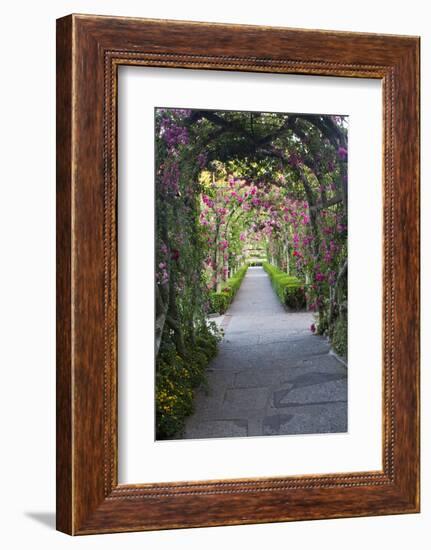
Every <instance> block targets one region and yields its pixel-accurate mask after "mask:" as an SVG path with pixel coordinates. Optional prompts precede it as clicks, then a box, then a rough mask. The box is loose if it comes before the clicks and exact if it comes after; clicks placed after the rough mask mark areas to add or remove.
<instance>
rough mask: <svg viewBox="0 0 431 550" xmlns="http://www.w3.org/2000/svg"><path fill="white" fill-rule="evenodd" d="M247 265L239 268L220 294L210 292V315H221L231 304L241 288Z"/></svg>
mask: <svg viewBox="0 0 431 550" xmlns="http://www.w3.org/2000/svg"><path fill="white" fill-rule="evenodd" d="M247 269H248V265H245V266H244V267H241V269H239V270H238V271H237V272H236V273H235V275H234V276H233V277H231V278H230V279H228V280H227V281H226V282H225V283H224V284H223V287H222V289H221V291H220V292H210V295H209V300H210V313H219V314H220V315H222V314H223V313H225V311H226V310H227V308H228V307H229V306H230V304H231V303H232V300H233V299H234V297H235V294H236V293H237V292H238V289H239V287H240V286H241V283H242V280H243V279H244V277H245V274H246V273H247Z"/></svg>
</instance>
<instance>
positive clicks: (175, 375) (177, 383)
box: [156, 326, 220, 439]
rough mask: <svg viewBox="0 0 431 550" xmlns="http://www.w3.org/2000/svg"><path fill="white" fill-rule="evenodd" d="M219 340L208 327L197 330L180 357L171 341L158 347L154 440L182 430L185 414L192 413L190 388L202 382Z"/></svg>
mask: <svg viewBox="0 0 431 550" xmlns="http://www.w3.org/2000/svg"><path fill="white" fill-rule="evenodd" d="M219 339H220V335H219V333H218V331H217V330H216V329H215V327H214V326H212V327H211V328H210V327H208V328H207V329H203V330H201V331H200V332H199V333H198V335H197V337H196V341H195V344H194V345H192V344H190V345H189V346H188V347H187V349H186V354H185V356H184V357H181V356H180V355H179V354H178V352H177V351H176V349H175V346H174V345H172V344H167V345H166V344H165V345H164V348H163V349H161V350H160V352H159V355H158V357H157V370H156V438H157V439H169V438H174V437H176V436H178V435H179V434H180V433H181V431H182V430H183V429H184V423H185V419H186V417H187V416H189V415H190V414H191V413H192V412H193V394H194V391H193V390H194V389H195V388H197V387H198V386H199V385H201V384H202V383H205V369H206V367H207V365H208V363H209V361H210V360H211V359H212V358H213V357H214V356H215V355H216V354H217V343H218V341H219Z"/></svg>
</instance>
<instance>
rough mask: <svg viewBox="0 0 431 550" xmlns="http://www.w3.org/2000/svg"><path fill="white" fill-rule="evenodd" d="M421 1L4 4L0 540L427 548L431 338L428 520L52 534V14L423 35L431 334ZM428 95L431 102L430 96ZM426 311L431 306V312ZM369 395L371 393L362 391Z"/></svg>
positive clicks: (428, 503)
mask: <svg viewBox="0 0 431 550" xmlns="http://www.w3.org/2000/svg"><path fill="white" fill-rule="evenodd" d="M427 5H428V2H425V1H423V2H422V1H421V0H410V1H409V2H408V3H406V2H405V1H403V2H401V1H398V0H397V1H394V0H392V1H389V0H383V1H381V2H375V0H362V1H361V2H351V3H349V2H346V1H345V0H344V1H341V0H326V1H325V2H322V1H320V0H302V1H301V2H295V3H293V2H289V3H288V2H282V1H280V2H276V1H275V0H266V1H265V2H264V3H262V2H259V3H258V2H256V3H252V2H251V1H250V0H238V1H237V2H232V1H231V0H218V1H217V2H207V3H205V2H202V1H201V0H182V1H181V2H178V1H173V0H172V1H169V0H157V2H156V1H150V2H146V3H144V2H139V1H138V0H103V1H96V0H88V1H84V0H76V1H71V0H56V1H53V0H51V1H45V2H43V3H39V2H37V3H36V2H30V1H28V2H24V1H20V0H15V1H14V2H8V3H5V4H4V5H3V9H2V17H1V21H0V40H1V41H2V48H1V52H2V74H1V77H2V83H1V87H0V94H1V101H0V128H1V133H0V141H1V146H0V151H1V165H0V167H1V168H0V173H1V176H0V178H1V179H0V185H1V191H2V195H1V200H0V224H1V226H0V251H1V256H0V257H1V260H2V262H1V269H0V279H1V281H0V314H1V315H0V334H1V340H0V341H1V351H2V355H1V358H2V361H1V366H2V379H1V384H0V422H1V424H0V426H1V432H0V433H1V449H2V453H1V455H0V463H1V464H0V465H1V470H0V471H1V478H2V479H1V485H0V487H1V493H0V509H1V510H0V518H1V525H2V528H1V535H0V538H1V542H2V546H3V547H4V548H8V549H9V548H11V549H12V548H18V547H20V548H21V547H29V546H31V547H36V548H44V549H47V550H50V549H56V550H57V549H62V548H66V547H68V548H69V547H71V546H72V545H73V546H74V547H79V548H90V547H91V548H102V547H103V548H104V549H109V548H116V547H118V546H119V545H120V546H121V548H126V549H128V548H138V547H139V548H141V547H142V546H144V545H145V546H146V547H147V548H151V549H159V548H180V547H187V548H188V549H190V550H193V549H200V548H202V547H205V548H207V549H210V548H219V547H223V546H226V547H228V548H232V547H235V546H238V545H241V546H243V547H246V548H261V547H267V546H268V545H274V546H275V547H285V546H287V545H289V546H290V547H294V546H296V545H300V547H301V548H304V549H306V550H307V549H311V548H314V547H315V546H318V547H320V548H331V549H334V550H338V549H346V548H349V550H354V549H356V548H358V549H359V548H361V549H362V548H363V547H364V546H365V547H366V546H372V547H378V546H383V545H385V546H386V547H389V548H391V549H393V550H397V549H404V548H406V547H408V546H413V547H414V548H415V550H416V549H417V550H421V549H423V548H427V547H428V544H429V543H428V544H427V542H426V541H425V537H426V535H427V534H428V532H429V525H430V522H431V477H430V470H429V464H430V462H431V452H430V435H429V434H430V433H431V430H430V413H431V399H430V397H431V396H430V390H429V388H430V381H431V376H430V373H429V368H428V367H429V365H430V364H431V339H430V338H423V346H422V387H423V397H422V400H423V407H422V426H423V438H422V452H423V459H422V460H423V472H422V510H423V512H422V514H420V515H412V516H392V517H383V518H361V519H342V520H331V521H319V522H299V523H287V524H273V525H256V526H241V527H223V528H212V529H195V530H187V531H186V530H183V531H165V532H155V533H132V534H122V535H103V536H93V537H81V538H75V539H72V538H71V537H67V536H65V535H62V534H61V533H57V532H55V531H54V530H53V526H54V496H55V486H54V466H55V464H54V449H55V447H54V445H55V437H54V435H55V434H54V426H55V419H54V411H55V403H54V397H55V388H54V382H55V370H54V367H55V338H54V335H55V331H54V323H55V302H54V296H55V292H54V291H55V275H54V268H55V200H54V199H55V195H54V190H55V87H54V86H55V19H56V18H57V17H60V16H62V15H65V14H68V13H71V12H75V13H96V14H111V15H128V16H138V17H156V18H171V19H190V20H198V21H199V20H200V21H205V20H206V21H220V22H231V23H251V24H262V25H283V26H291V27H303V28H311V29H312V28H322V29H339V30H351V31H369V32H382V33H400V34H415V35H420V36H421V37H422V68H423V69H422V98H423V101H422V121H423V122H422V125H423V128H422V151H423V154H422V159H423V160H422V182H423V184H422V187H423V192H422V208H423V215H422V243H423V261H422V271H423V272H422V280H423V306H422V307H423V314H422V326H423V334H424V335H427V334H429V332H430V331H431V313H430V308H429V304H430V300H431V291H430V286H429V284H426V283H427V282H428V281H430V280H431V256H430V252H429V251H430V250H431V238H430V236H431V216H430V214H429V213H430V211H431V188H430V186H429V185H427V184H428V182H429V180H430V175H431V173H430V164H429V163H428V159H427V156H426V154H425V153H426V152H428V151H430V149H431V116H430V115H431V109H430V104H429V98H430V97H431V71H430V66H431V30H430V27H429V19H430V14H429V13H428V11H429V10H427ZM427 99H428V101H427ZM427 306H428V307H427ZM364 399H365V396H364ZM427 538H428V540H429V535H428V537H427Z"/></svg>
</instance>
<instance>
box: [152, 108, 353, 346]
mask: <svg viewBox="0 0 431 550" xmlns="http://www.w3.org/2000/svg"><path fill="white" fill-rule="evenodd" d="M171 112H173V113H174V116H173V118H174V121H173V123H172V124H170V123H168V124H167V126H166V128H165V129H164V130H162V134H163V132H165V133H164V134H163V135H162V137H163V138H164V139H162V140H161V143H162V147H161V149H163V148H164V149H165V150H164V151H162V150H161V151H158V166H159V171H158V173H157V174H156V178H158V185H159V187H160V189H162V190H163V191H162V193H161V195H163V193H165V191H166V189H165V188H166V180H168V179H169V178H170V179H171V180H175V178H177V180H178V182H177V184H175V185H174V186H173V191H172V189H171V191H170V193H165V195H166V196H165V197H164V201H163V208H162V209H161V210H164V214H162V215H161V223H162V225H163V218H164V217H166V216H170V217H171V226H173V227H175V226H176V225H181V223H182V222H184V220H181V219H180V214H181V210H182V209H188V210H189V211H191V212H193V211H194V210H195V211H198V210H199V201H196V198H194V197H193V196H192V194H193V190H194V191H195V192H196V191H197V192H198V194H199V189H197V188H196V186H195V187H194V189H193V185H191V182H195V181H196V180H197V179H198V174H199V172H200V171H201V170H202V169H203V168H204V167H211V165H212V163H213V162H214V161H220V162H222V163H226V164H228V163H230V162H232V161H234V162H237V163H239V164H242V165H243V167H245V170H244V174H243V176H244V178H245V179H246V180H249V181H252V180H254V181H258V182H259V183H261V184H262V183H263V184H265V183H266V182H268V181H270V182H271V184H272V185H279V186H280V187H282V188H284V189H286V188H289V185H290V184H291V183H292V182H293V183H294V186H293V188H294V189H293V190H294V193H293V194H295V193H296V194H297V195H299V196H302V197H303V198H304V199H305V200H306V202H307V205H308V211H309V218H310V228H311V231H312V232H313V236H314V238H313V247H314V249H313V253H314V257H315V260H316V262H317V263H318V262H319V260H320V256H321V254H322V251H321V247H320V246H319V243H320V242H321V225H322V224H321V222H322V217H323V215H324V213H325V210H327V209H330V208H331V207H336V206H337V205H340V206H341V207H342V210H343V213H344V216H345V217H346V216H347V162H346V161H347V132H346V129H345V126H344V125H343V124H342V123H341V121H342V118H340V117H331V116H320V115H311V114H282V115H274V114H272V113H235V112H228V111H207V110H194V111H185V110H184V111H181V112H180V111H178V110H173V111H171ZM166 120H169V115H168V116H167V117H166ZM185 136H187V139H186V137H185ZM310 136H311V138H312V139H310ZM185 141H187V144H186V143H185ZM316 143H317V145H316ZM322 152H323V157H324V159H323V160H324V162H322ZM178 159H179V160H178ZM325 162H326V163H327V164H328V163H332V165H333V166H335V165H336V167H337V168H336V169H334V168H333V169H332V174H333V175H334V178H333V180H334V181H333V186H334V189H333V191H334V192H331V193H330V196H328V192H327V189H326V188H325V186H324V185H322V181H323V180H324V179H325V177H327V172H328V170H327V169H325ZM180 164H181V166H179V165H180ZM249 167H252V169H249ZM326 168H327V165H326ZM275 170H277V171H278V172H281V173H282V174H283V175H284V178H283V181H282V180H277V179H274V178H273V174H274V171H275ZM176 171H178V172H181V174H179V175H178V174H176ZM253 171H255V172H258V174H253ZM184 172H186V173H185V174H184ZM257 176H258V177H257ZM187 178H188V184H187V183H184V180H185V179H187ZM286 182H288V185H287V184H286ZM171 183H172V181H171ZM176 187H178V189H177V188H176ZM180 187H181V189H180ZM156 188H157V185H156ZM167 198H171V199H172V200H171V201H169V200H166V199H167ZM170 203H172V204H174V206H173V207H172V204H170ZM232 219H233V218H232ZM194 221H195V220H194V216H193V214H192V215H191V216H189V217H188V222H190V223H191V224H192V225H193V223H194ZM229 223H230V222H229ZM229 223H228V224H227V227H225V230H227V229H228V228H229ZM171 233H172V230H171ZM192 237H193V236H192ZM195 237H196V235H195ZM161 239H162V241H163V243H165V245H167V246H168V248H169V250H168V252H167V259H166V273H167V278H168V284H167V285H160V284H158V285H157V287H158V288H157V291H156V304H157V306H156V309H157V320H156V349H158V347H159V344H160V341H161V338H162V334H163V331H164V329H165V327H166V326H168V327H169V331H170V332H171V333H172V338H173V340H174V342H175V345H176V347H177V350H178V351H179V353H184V334H183V333H184V325H187V327H188V329H187V332H188V334H189V337H191V338H193V335H194V326H195V325H196V315H195V314H194V313H193V314H191V315H189V317H188V320H187V321H186V322H185V323H184V312H181V311H179V310H178V304H177V299H176V286H178V271H182V273H181V276H182V277H184V274H185V273H186V274H187V276H188V279H189V282H190V275H191V271H193V269H194V270H196V269H198V268H199V266H198V265H197V264H195V265H193V262H190V263H189V264H188V265H184V264H183V265H182V266H181V269H179V270H178V267H179V264H178V259H177V258H176V257H175V250H176V249H175V248H173V247H172V246H171V245H170V243H169V240H170V237H169V235H168V234H163V230H162V231H161ZM216 240H217V239H216ZM195 244H196V243H195ZM215 255H217V248H216V249H215ZM197 261H198V262H199V258H197ZM217 261H218V260H217V259H216V261H215V263H216V264H217ZM161 263H164V262H161ZM346 275H347V261H345V262H344V263H343V265H341V266H340V268H339V271H338V273H337V276H336V280H335V285H333V286H332V288H331V289H330V305H329V313H328V315H327V319H326V321H327V322H331V320H332V318H333V317H334V316H336V315H337V314H338V313H339V311H340V303H339V300H337V289H338V287H339V286H341V283H342V282H343V281H345V279H346ZM199 290H202V289H201V288H199V285H197V284H196V285H194V286H193V289H192V291H191V293H190V296H189V302H190V304H192V306H193V304H195V305H196V306H198V308H199V307H202V300H201V297H200V296H199ZM191 309H193V307H192V308H191ZM319 313H322V312H321V311H319ZM198 317H199V315H198ZM181 324H182V325H183V327H181Z"/></svg>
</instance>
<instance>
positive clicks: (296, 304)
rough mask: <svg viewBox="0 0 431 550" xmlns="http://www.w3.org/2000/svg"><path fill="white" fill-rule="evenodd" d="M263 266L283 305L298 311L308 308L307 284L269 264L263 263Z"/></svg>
mask: <svg viewBox="0 0 431 550" xmlns="http://www.w3.org/2000/svg"><path fill="white" fill-rule="evenodd" d="M262 266H263V269H264V270H265V271H266V272H267V273H268V275H269V278H270V279H271V284H272V287H273V289H274V290H275V293H276V294H277V296H278V297H279V298H280V301H281V303H282V304H283V305H285V306H287V307H289V308H291V309H295V310H297V311H298V310H300V309H304V308H305V307H306V305H307V300H306V296H305V283H303V282H302V281H300V280H299V279H298V278H297V277H292V276H290V275H287V273H285V272H284V271H281V270H280V269H278V268H277V267H275V266H273V265H271V264H269V263H268V262H263V264H262Z"/></svg>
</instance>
